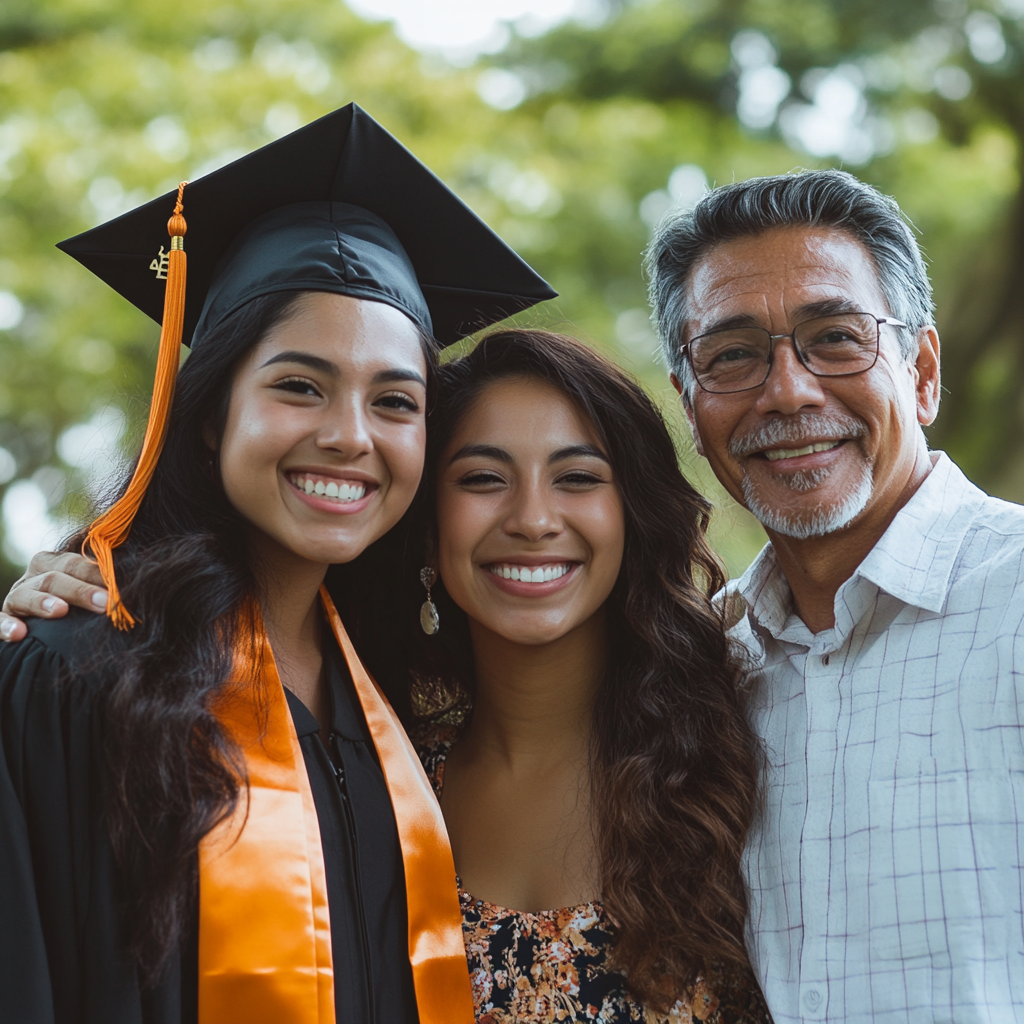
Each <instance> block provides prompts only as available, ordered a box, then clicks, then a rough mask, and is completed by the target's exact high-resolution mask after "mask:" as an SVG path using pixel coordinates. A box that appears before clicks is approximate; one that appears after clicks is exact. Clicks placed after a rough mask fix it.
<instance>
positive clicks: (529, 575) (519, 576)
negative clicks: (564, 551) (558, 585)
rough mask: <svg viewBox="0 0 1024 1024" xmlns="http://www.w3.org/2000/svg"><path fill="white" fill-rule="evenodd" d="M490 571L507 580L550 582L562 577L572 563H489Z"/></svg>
mask: <svg viewBox="0 0 1024 1024" xmlns="http://www.w3.org/2000/svg"><path fill="white" fill-rule="evenodd" d="M487 568H488V571H489V572H492V573H494V575H495V576H500V577H501V578H502V579H505V580H519V582H520V583H550V582H551V580H557V579H560V578H561V577H562V576H564V575H565V574H566V573H567V572H568V571H569V570H570V569H571V568H572V565H571V563H568V562H559V563H556V564H554V565H534V566H529V565H507V564H505V563H502V564H500V565H489V566H488V567H487Z"/></svg>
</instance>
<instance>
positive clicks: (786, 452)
mask: <svg viewBox="0 0 1024 1024" xmlns="http://www.w3.org/2000/svg"><path fill="white" fill-rule="evenodd" d="M842 443H843V442H842V441H819V442H818V443H817V444H808V445H804V447H803V448H769V449H767V450H765V451H764V452H763V453H762V454H763V455H764V457H765V458H766V459H769V460H770V461H772V462H775V460H776V459H795V458H797V456H799V455H813V454H814V453H815V452H827V451H831V450H832V449H833V448H838V447H839V446H840V445H841V444H842Z"/></svg>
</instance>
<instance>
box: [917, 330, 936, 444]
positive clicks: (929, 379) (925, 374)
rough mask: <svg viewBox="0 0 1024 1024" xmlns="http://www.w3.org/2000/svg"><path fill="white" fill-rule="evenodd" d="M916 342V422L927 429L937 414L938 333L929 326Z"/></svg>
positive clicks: (921, 331)
mask: <svg viewBox="0 0 1024 1024" xmlns="http://www.w3.org/2000/svg"><path fill="white" fill-rule="evenodd" d="M917 340H918V349H917V357H916V358H915V360H914V391H915V393H916V395H917V422H918V423H920V424H921V426H923V427H927V426H929V425H930V424H932V423H934V422H935V417H936V416H937V415H938V414H939V392H940V373H939V332H938V331H937V330H935V328H934V327H933V326H932V325H930V324H929V325H928V326H927V327H922V328H921V330H920V331H918V335H917Z"/></svg>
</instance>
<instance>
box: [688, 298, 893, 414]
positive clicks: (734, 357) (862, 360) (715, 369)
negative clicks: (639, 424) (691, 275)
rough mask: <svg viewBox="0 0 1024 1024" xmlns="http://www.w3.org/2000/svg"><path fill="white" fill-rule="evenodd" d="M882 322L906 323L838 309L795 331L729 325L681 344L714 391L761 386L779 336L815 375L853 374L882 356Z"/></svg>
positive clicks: (702, 380) (696, 374)
mask: <svg viewBox="0 0 1024 1024" xmlns="http://www.w3.org/2000/svg"><path fill="white" fill-rule="evenodd" d="M882 324H889V325H890V326H892V327H906V326H907V324H905V323H903V321H902V320H895V319H893V317H891V316H872V315H871V314H870V313H837V314H836V315H835V316H818V317H815V318H814V319H812V320H804V321H803V322H802V323H799V324H797V325H796V327H794V328H793V332H792V334H771V333H769V332H768V331H767V330H766V329H765V328H763V327H728V328H725V329H724V330H721V331H711V332H709V333H708V334H701V335H699V336H698V337H696V338H694V339H693V340H692V341H690V342H688V343H687V344H685V345H683V346H682V347H681V348H680V350H679V351H680V355H685V357H686V359H687V360H688V361H689V363H690V367H691V368H692V370H693V375H694V377H696V379H697V383H698V384H699V385H700V386H701V388H703V390H704V391H708V392H710V393H711V394H715V395H728V394H733V393H734V392H737V391H751V390H753V389H754V388H759V387H760V386H761V385H762V384H763V383H764V382H765V381H766V380H767V379H768V374H769V373H771V369H772V354H773V350H774V347H775V342H776V340H778V339H779V338H791V339H792V341H793V349H794V350H795V351H796V357H797V359H799V360H800V362H801V363H802V364H803V366H805V367H806V368H807V369H808V370H810V372H811V373H813V374H814V375H815V376H816V377H850V376H853V375H854V374H856V373H864V371H865V370H870V369H871V367H872V366H874V365H875V363H876V362H877V361H878V343H879V338H880V336H881V333H882Z"/></svg>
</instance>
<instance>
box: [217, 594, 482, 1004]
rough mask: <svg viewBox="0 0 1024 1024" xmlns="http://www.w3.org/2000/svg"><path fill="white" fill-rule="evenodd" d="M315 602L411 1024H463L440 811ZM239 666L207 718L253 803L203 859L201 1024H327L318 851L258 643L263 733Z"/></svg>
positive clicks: (269, 666) (298, 759)
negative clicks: (241, 758) (357, 762)
mask: <svg viewBox="0 0 1024 1024" xmlns="http://www.w3.org/2000/svg"><path fill="white" fill-rule="evenodd" d="M321 598H322V600H323V604H324V608H325V610H326V612H327V615H328V619H329V621H330V623H331V628H332V630H333V631H334V635H335V638H336V639H337V641H338V645H339V646H340V647H341V650H342V652H343V653H344V655H345V659H346V661H347V662H348V666H349V671H350V672H351V674H352V679H353V682H354V684H355V689H356V693H357V695H358V697H359V702H360V704H361V706H362V710H363V714H364V715H365V716H366V721H367V725H368V727H369V730H370V735H371V736H372V737H373V741H374V746H375V747H376V749H377V754H378V756H379V758H380V761H381V765H382V768H383V771H384V777H385V781H386V783H387V787H388V792H389V793H390V795H391V802H392V804H393V806H394V813H395V820H396V823H397V826H398V836H399V842H400V844H401V847H402V858H403V862H404V866H405V883H406V891H407V896H408V907H409V954H410V960H411V962H412V969H413V982H414V985H415V990H416V1002H417V1007H418V1009H419V1015H420V1021H421V1024H473V1021H474V1011H473V996H472V990H471V988H470V983H469V972H468V968H467V964H466V953H465V947H464V945H463V942H462V915H461V910H460V908H459V901H458V895H457V890H456V886H455V864H454V861H453V859H452V852H451V846H450V845H449V842H448V833H447V831H446V829H445V826H444V819H443V818H442V816H441V809H440V807H439V806H438V804H437V800H436V799H435V797H434V794H433V791H432V790H431V788H430V783H429V781H428V780H427V777H426V774H425V773H424V771H423V768H422V766H421V764H420V761H419V758H418V757H417V756H416V752H415V750H414V749H413V747H412V744H411V743H410V742H409V738H408V736H407V735H406V734H405V730H404V729H403V728H402V726H401V723H400V722H399V720H398V718H397V716H396V715H395V713H394V711H393V710H392V709H391V706H390V705H389V704H388V702H387V700H386V698H385V697H384V696H383V694H381V692H380V690H379V688H378V687H377V685H376V684H375V683H374V682H373V680H372V679H371V678H370V676H369V675H368V674H367V672H366V669H365V668H363V665H362V663H361V662H360V660H359V658H358V656H357V655H356V653H355V650H354V649H353V647H352V644H351V641H350V640H349V638H348V634H347V633H346V632H345V628H344V626H343V625H342V623H341V619H340V618H339V616H338V613H337V611H336V609H335V607H334V604H333V602H332V601H331V599H330V597H329V596H328V594H327V591H326V590H325V589H321ZM238 664H239V668H238V669H237V670H236V672H235V676H234V678H233V680H232V682H233V683H234V685H233V686H229V687H228V688H227V689H226V691H225V694H224V696H223V697H222V699H221V700H220V701H219V702H218V705H217V708H216V714H217V718H218V720H219V721H220V723H221V725H222V726H223V727H224V729H225V730H226V731H227V732H228V733H229V735H231V736H232V737H233V738H234V739H235V741H236V742H237V743H238V745H239V747H240V749H241V750H242V751H243V753H244V755H245V761H246V769H247V771H248V775H249V794H248V799H247V800H246V799H245V798H244V796H243V799H241V800H240V801H239V807H238V808H237V809H236V812H235V814H234V815H232V816H231V817H230V818H229V819H228V820H226V821H225V822H223V823H222V824H221V825H220V826H218V827H217V828H216V829H214V830H213V831H212V832H210V834H209V835H207V836H206V837H205V838H204V839H203V841H202V842H201V843H200V845H199V1024H334V1019H335V1018H334V977H333V968H332V965H331V935H330V917H329V911H328V904H327V884H326V878H325V875H324V868H323V849H322V847H321V844H320V826H319V823H318V821H317V817H316V808H315V806H314V804H313V796H312V792H311V790H310V788H309V779H308V778H307V776H306V771H305V765H304V763H303V759H302V751H301V749H300V747H299V743H298V738H297V736H296V734H295V727H294V725H293V723H292V720H291V715H290V714H289V712H288V704H287V700H286V698H285V695H284V689H283V687H282V686H281V681H280V678H279V676H278V674H277V668H276V665H275V664H274V658H273V653H272V652H271V650H270V644H269V643H267V641H266V638H265V637H264V640H263V662H262V669H263V681H264V687H263V690H264V695H265V700H266V702H267V704H266V707H264V708H263V709H262V711H263V714H264V715H265V728H264V729H263V730H262V733H261V729H260V718H259V710H260V709H258V708H257V706H256V704H255V702H254V701H253V699H252V696H253V690H252V686H251V683H250V682H248V681H249V680H251V678H252V674H251V668H252V666H251V665H249V664H248V661H247V659H246V658H245V657H240V658H239V663H238Z"/></svg>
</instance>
